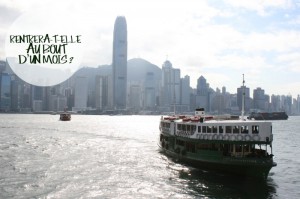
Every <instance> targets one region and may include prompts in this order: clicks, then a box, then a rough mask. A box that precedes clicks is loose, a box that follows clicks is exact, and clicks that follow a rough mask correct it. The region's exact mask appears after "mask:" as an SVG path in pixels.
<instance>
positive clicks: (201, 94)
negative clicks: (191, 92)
mask: <svg viewBox="0 0 300 199" xmlns="http://www.w3.org/2000/svg"><path fill="white" fill-rule="evenodd" d="M196 106H197V107H201V108H205V110H206V111H210V98H209V85H208V83H207V82H206V79H205V78H204V77H203V76H202V75H201V76H200V77H199V78H198V80H197V94H196Z"/></svg>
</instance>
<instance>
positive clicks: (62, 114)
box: [59, 112, 71, 121]
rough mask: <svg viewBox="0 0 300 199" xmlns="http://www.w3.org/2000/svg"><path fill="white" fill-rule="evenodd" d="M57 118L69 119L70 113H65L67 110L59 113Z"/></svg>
mask: <svg viewBox="0 0 300 199" xmlns="http://www.w3.org/2000/svg"><path fill="white" fill-rule="evenodd" d="M59 120H60V121H70V120H71V114H70V113H67V112H64V113H61V114H60V117H59Z"/></svg>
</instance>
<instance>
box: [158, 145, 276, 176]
mask: <svg viewBox="0 0 300 199" xmlns="http://www.w3.org/2000/svg"><path fill="white" fill-rule="evenodd" d="M159 147H160V149H161V152H162V153H164V154H166V155H167V156H169V157H172V158H174V159H176V160H178V161H180V162H182V163H185V164H187V165H190V166H193V167H195V168H198V169H204V170H213V171H220V172H225V173H228V174H233V175H237V176H243V177H250V178H256V179H263V180H265V179H266V178H267V176H268V174H269V172H270V170H271V168H272V167H273V166H276V163H274V162H273V161H272V160H271V159H270V160H266V161H262V160H254V159H253V160H250V159H248V160H247V159H241V158H232V157H222V158H216V159H214V158H212V159H207V158H205V157H204V158H203V157H201V156H199V157H198V158H195V157H191V156H190V154H189V153H186V154H185V155H182V154H178V153H176V152H175V151H173V150H168V149H165V148H163V147H162V146H160V145H159ZM257 161H259V163H257ZM262 162H263V164H262Z"/></svg>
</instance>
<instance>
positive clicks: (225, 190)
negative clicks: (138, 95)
mask: <svg viewBox="0 0 300 199" xmlns="http://www.w3.org/2000/svg"><path fill="white" fill-rule="evenodd" d="M159 120H160V116H100V115H99V116H98V115H97V116H96V115H94V116H92V115H72V120H71V121H67V122H63V121H59V115H35V114H26V115H25V114H24V115H22V114H0V198H72V199H73V198H289V199H293V198H295V199H296V198H300V169H299V168H300V167H299V166H300V155H299V154H300V153H299V152H300V149H299V146H298V144H299V143H300V125H299V124H300V117H290V118H289V119H288V120H285V121H273V134H274V141H273V153H274V160H275V162H277V166H276V167H273V168H272V170H271V172H270V174H269V176H268V178H267V180H266V181H256V180H253V179H245V178H239V177H234V176H230V175H228V174H222V173H216V172H211V171H205V170H200V169H196V168H193V167H189V166H187V165H184V164H181V163H180V162H176V160H173V159H170V158H167V157H166V156H165V155H163V154H161V153H160V152H159V148H158V146H157V141H158V137H159V128H158V127H159Z"/></svg>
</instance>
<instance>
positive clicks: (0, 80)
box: [0, 73, 11, 111]
mask: <svg viewBox="0 0 300 199" xmlns="http://www.w3.org/2000/svg"><path fill="white" fill-rule="evenodd" d="M10 87H11V77H10V75H9V74H7V73H0V110H1V111H10V108H11V88H10Z"/></svg>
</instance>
